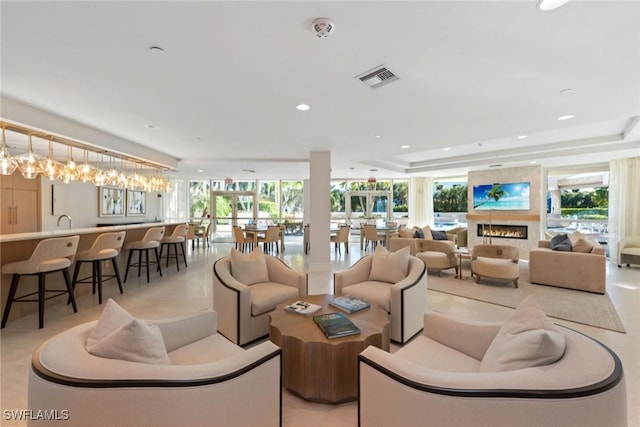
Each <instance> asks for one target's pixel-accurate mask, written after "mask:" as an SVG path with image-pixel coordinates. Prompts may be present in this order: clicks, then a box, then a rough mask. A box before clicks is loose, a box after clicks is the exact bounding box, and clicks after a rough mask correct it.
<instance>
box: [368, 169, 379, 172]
mask: <svg viewBox="0 0 640 427" xmlns="http://www.w3.org/2000/svg"><path fill="white" fill-rule="evenodd" d="M369 172H378V169H369Z"/></svg>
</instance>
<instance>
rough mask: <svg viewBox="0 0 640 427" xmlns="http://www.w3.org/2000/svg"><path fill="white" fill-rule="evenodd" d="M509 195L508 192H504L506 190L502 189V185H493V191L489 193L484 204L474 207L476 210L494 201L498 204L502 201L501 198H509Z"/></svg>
mask: <svg viewBox="0 0 640 427" xmlns="http://www.w3.org/2000/svg"><path fill="white" fill-rule="evenodd" d="M508 195H509V193H507V192H506V191H504V189H503V188H502V185H500V184H493V187H491V190H489V191H488V192H487V199H486V200H485V201H483V202H480V203H478V204H477V205H474V206H473V207H474V209H475V208H477V207H478V206H482V205H484V204H485V203H487V202H488V201H489V200H491V199H493V200H495V201H496V202H497V201H498V200H500V199H501V198H503V197H504V196H508Z"/></svg>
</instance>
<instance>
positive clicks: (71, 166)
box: [58, 145, 80, 184]
mask: <svg viewBox="0 0 640 427" xmlns="http://www.w3.org/2000/svg"><path fill="white" fill-rule="evenodd" d="M79 173H80V168H79V167H78V165H77V164H76V162H75V160H73V147H72V146H71V145H69V151H68V153H67V164H66V165H65V166H64V169H62V173H61V175H60V176H59V177H58V178H59V179H60V180H61V181H62V182H64V183H65V184H68V183H70V182H71V181H75V180H77V179H78V175H79Z"/></svg>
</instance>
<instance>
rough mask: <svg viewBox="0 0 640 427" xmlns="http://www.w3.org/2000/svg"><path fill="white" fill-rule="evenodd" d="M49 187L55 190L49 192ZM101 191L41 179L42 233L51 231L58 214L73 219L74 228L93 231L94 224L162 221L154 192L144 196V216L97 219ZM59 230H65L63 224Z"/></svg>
mask: <svg viewBox="0 0 640 427" xmlns="http://www.w3.org/2000/svg"><path fill="white" fill-rule="evenodd" d="M52 186H53V187H54V189H55V190H53V191H52ZM99 190H100V187H97V186H95V185H93V184H89V183H83V182H71V183H69V184H65V183H63V182H60V181H51V180H49V179H45V178H42V183H41V191H40V202H41V206H42V231H52V230H55V229H56V228H57V226H56V223H57V220H58V217H59V216H60V215H61V214H67V215H69V216H70V217H71V218H72V219H73V228H88V227H95V226H96V225H97V224H104V223H109V224H126V223H132V222H153V221H155V220H156V219H162V218H161V207H162V203H161V202H162V199H161V198H158V197H157V193H156V192H147V194H146V215H144V216H121V217H100V216H99V215H98V212H99V210H98V198H99V196H98V195H99ZM54 192H55V198H56V205H55V206H56V212H53V211H52V196H53V194H54ZM60 227H62V228H66V227H68V225H67V221H66V220H62V222H61V223H60Z"/></svg>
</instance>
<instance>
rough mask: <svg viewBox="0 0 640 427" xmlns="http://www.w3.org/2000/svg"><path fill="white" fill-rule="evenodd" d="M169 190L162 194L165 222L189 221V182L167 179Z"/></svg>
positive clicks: (162, 210)
mask: <svg viewBox="0 0 640 427" xmlns="http://www.w3.org/2000/svg"><path fill="white" fill-rule="evenodd" d="M169 182H170V183H171V190H169V191H168V192H165V193H161V194H162V209H161V212H163V215H164V218H163V219H164V220H165V221H189V216H190V211H189V180H187V179H169Z"/></svg>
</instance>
